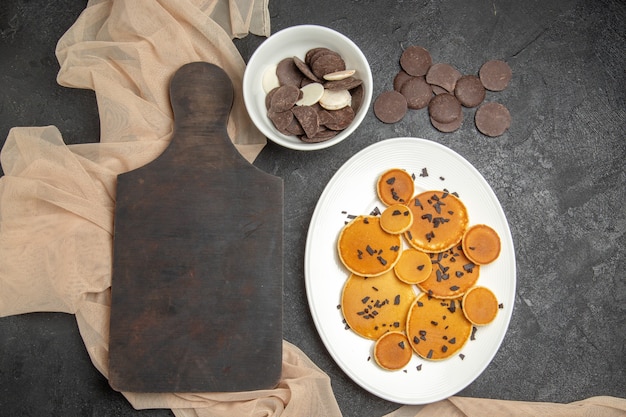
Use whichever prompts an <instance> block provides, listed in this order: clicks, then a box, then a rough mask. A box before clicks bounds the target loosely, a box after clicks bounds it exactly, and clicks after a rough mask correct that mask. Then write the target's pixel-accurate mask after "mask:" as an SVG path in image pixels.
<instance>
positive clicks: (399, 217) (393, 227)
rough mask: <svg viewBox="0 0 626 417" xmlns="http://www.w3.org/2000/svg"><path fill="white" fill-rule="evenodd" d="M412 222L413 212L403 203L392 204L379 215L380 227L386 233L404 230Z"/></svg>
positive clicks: (402, 231)
mask: <svg viewBox="0 0 626 417" xmlns="http://www.w3.org/2000/svg"><path fill="white" fill-rule="evenodd" d="M412 223H413V213H412V212H411V210H409V208H408V207H407V206H405V205H404V204H392V205H390V206H389V207H387V208H386V209H385V210H384V211H383V212H382V214H381V215H380V227H382V228H383V230H384V231H385V232H387V233H391V234H394V235H398V234H400V233H404V232H406V231H407V230H408V229H409V227H411V224H412Z"/></svg>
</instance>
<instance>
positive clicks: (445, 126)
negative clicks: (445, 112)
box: [430, 113, 463, 133]
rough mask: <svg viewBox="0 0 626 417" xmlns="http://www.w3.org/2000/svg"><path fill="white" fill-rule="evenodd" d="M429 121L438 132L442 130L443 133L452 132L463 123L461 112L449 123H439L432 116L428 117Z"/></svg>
mask: <svg viewBox="0 0 626 417" xmlns="http://www.w3.org/2000/svg"><path fill="white" fill-rule="evenodd" d="M430 123H431V124H432V125H433V126H434V127H435V129H437V130H438V131H440V132H444V133H450V132H454V131H455V130H457V129H458V128H460V127H461V124H462V123H463V113H461V114H460V115H459V117H457V118H456V119H455V120H453V121H451V122H450V123H440V122H438V121H436V120H435V119H433V118H432V117H431V118H430Z"/></svg>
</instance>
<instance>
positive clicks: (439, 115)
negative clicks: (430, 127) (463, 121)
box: [428, 93, 462, 123]
mask: <svg viewBox="0 0 626 417" xmlns="http://www.w3.org/2000/svg"><path fill="white" fill-rule="evenodd" d="M461 113H462V109H461V103H459V101H458V100H457V99H456V97H454V96H453V95H452V94H449V93H445V94H439V95H438V96H435V97H433V98H432V100H430V103H429V104H428V114H429V115H430V117H432V118H433V119H435V120H436V121H438V122H439V123H451V122H453V121H455V120H456V119H457V118H458V117H460V115H461Z"/></svg>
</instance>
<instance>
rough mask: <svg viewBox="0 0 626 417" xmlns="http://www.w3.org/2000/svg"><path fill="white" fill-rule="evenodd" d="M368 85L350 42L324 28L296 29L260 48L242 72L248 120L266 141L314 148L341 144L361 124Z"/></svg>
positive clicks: (277, 35) (279, 34)
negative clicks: (249, 119) (250, 120)
mask: <svg viewBox="0 0 626 417" xmlns="http://www.w3.org/2000/svg"><path fill="white" fill-rule="evenodd" d="M372 85H373V82H372V74H371V70H370V67H369V63H368V61H367V59H366V57H365V56H364V55H363V53H362V52H361V51H360V49H359V47H358V46H357V45H356V44H355V43H354V42H353V41H351V40H350V39H348V38H347V37H346V36H344V35H342V34H340V33H338V32H336V31H334V30H332V29H329V28H326V27H323V26H315V25H301V26H293V27H290V28H287V29H284V30H282V31H280V32H277V33H275V34H274V35H272V36H270V37H269V38H268V39H267V40H266V41H265V42H263V43H262V44H261V45H260V46H259V48H258V49H257V50H256V51H255V53H254V54H253V55H252V56H251V58H250V60H249V62H248V65H247V67H246V71H245V73H244V79H243V95H244V102H245V105H246V109H247V111H248V114H249V115H250V118H251V119H252V121H253V122H254V124H255V125H256V127H257V128H258V129H259V130H260V131H261V132H262V133H263V134H264V135H265V136H266V137H267V138H268V139H270V140H272V141H273V142H275V143H277V144H279V145H282V146H285V147H287V148H291V149H296V150H317V149H323V148H327V147H330V146H333V145H335V144H337V143H339V142H341V141H343V140H344V139H346V138H348V137H349V136H350V135H351V134H352V133H353V132H354V130H355V129H356V128H357V127H358V126H359V125H360V123H361V122H362V121H363V119H364V117H365V115H366V113H367V111H368V108H369V105H370V102H371V97H372V90H373V88H372ZM294 89H295V90H294ZM296 90H297V95H296V93H295V91H296ZM286 97H287V98H288V100H286V99H285V98H286Z"/></svg>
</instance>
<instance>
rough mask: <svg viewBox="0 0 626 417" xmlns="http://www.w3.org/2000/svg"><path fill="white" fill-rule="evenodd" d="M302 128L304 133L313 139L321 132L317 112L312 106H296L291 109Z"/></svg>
mask: <svg viewBox="0 0 626 417" xmlns="http://www.w3.org/2000/svg"><path fill="white" fill-rule="evenodd" d="M291 111H292V112H293V114H294V116H296V119H298V122H300V126H302V129H304V133H305V134H306V135H307V136H309V137H312V136H314V135H315V134H316V133H317V131H318V130H319V127H320V125H319V120H318V118H317V111H315V109H314V108H313V107H311V106H295V107H294V108H293V109H291Z"/></svg>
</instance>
